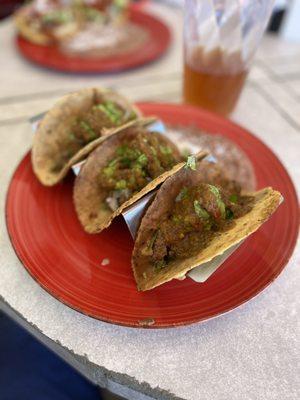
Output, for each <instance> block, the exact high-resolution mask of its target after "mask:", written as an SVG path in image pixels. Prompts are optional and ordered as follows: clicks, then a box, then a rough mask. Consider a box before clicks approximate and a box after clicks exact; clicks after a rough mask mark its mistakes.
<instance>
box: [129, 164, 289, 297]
mask: <svg viewBox="0 0 300 400" xmlns="http://www.w3.org/2000/svg"><path fill="white" fill-rule="evenodd" d="M201 168H202V166H201V163H200V164H199V165H198V166H197V171H195V172H194V171H192V170H190V169H189V170H187V169H181V170H180V171H179V172H177V173H176V174H173V175H172V176H171V177H169V178H168V179H167V180H166V181H165V182H164V183H163V184H162V186H161V187H160V189H159V190H158V192H157V195H156V197H155V198H154V200H153V202H152V203H151V205H150V207H149V208H148V210H147V211H146V213H145V215H144V217H143V219H142V221H141V224H140V227H139V230H138V234H137V238H136V241H135V245H134V250H133V255H132V268H133V272H134V277H135V280H136V283H137V287H138V289H139V290H142V291H144V290H149V289H152V288H154V287H156V286H159V285H161V284H163V283H165V282H168V281H170V280H172V279H174V278H177V279H178V278H182V277H184V276H185V274H186V273H187V272H188V271H190V270H191V269H193V268H195V267H197V266H198V265H201V264H203V263H206V262H208V261H210V260H212V259H213V258H214V257H216V256H218V255H220V254H223V253H224V252H225V251H226V250H227V249H228V248H230V247H231V246H233V245H234V244H237V243H239V242H240V241H241V240H243V239H245V238H246V237H247V236H249V235H250V234H251V233H253V232H255V231H256V230H257V229H258V228H259V227H260V226H261V225H262V224H263V223H264V222H265V221H267V219H268V218H269V217H270V216H271V215H272V213H273V212H274V211H275V210H276V208H277V207H278V206H279V204H280V202H281V200H282V197H281V194H280V193H279V192H277V191H275V190H273V189H272V188H269V187H268V188H264V189H262V190H259V191H257V192H253V193H247V195H251V196H254V201H253V206H252V208H251V210H250V211H249V212H248V213H246V214H245V215H243V216H242V217H240V218H237V219H235V220H233V221H234V222H233V225H232V227H231V228H230V229H229V230H227V231H224V232H216V233H215V234H213V236H212V239H211V240H210V242H209V244H208V245H207V246H206V247H205V248H204V249H201V250H200V251H199V253H198V254H196V255H193V256H190V257H188V258H185V259H177V260H174V261H172V262H170V263H169V264H168V266H167V267H165V268H162V269H160V270H155V269H154V267H153V265H152V264H151V263H150V261H147V260H149V258H145V257H144V256H143V255H142V251H141V250H142V249H143V248H144V246H145V245H146V244H147V243H149V240H150V239H151V237H152V235H153V231H155V230H156V229H157V227H158V225H159V222H160V221H161V219H162V217H163V216H164V215H165V214H166V213H168V212H169V211H170V210H171V209H172V205H173V201H174V198H175V197H176V195H177V194H178V192H179V190H180V189H181V188H182V187H183V186H193V185H197V184H199V183H200V182H204V181H205V180H204V175H203V173H202V172H201Z"/></svg>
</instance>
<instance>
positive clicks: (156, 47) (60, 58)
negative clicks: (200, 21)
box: [16, 8, 171, 73]
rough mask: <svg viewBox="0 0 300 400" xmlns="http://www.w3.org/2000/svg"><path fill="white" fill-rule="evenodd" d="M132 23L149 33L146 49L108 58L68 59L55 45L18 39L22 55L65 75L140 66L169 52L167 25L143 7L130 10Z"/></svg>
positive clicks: (143, 47)
mask: <svg viewBox="0 0 300 400" xmlns="http://www.w3.org/2000/svg"><path fill="white" fill-rule="evenodd" d="M130 19H131V21H132V22H134V23H136V24H138V25H141V26H143V28H144V29H146V30H148V32H149V39H148V40H147V42H146V43H145V44H143V46H142V47H141V48H139V49H135V50H134V51H131V52H128V53H126V54H121V55H119V56H113V57H105V58H103V57H102V58H81V57H68V56H66V55H65V54H63V53H61V52H60V51H59V49H58V48H57V47H55V46H41V45H37V44H34V43H31V42H29V41H28V40H26V39H24V38H22V37H21V36H17V38H16V43H17V46H18V48H19V50H20V52H21V53H22V55H23V56H24V57H25V58H26V59H28V60H29V61H32V62H34V63H36V64H39V65H41V66H43V67H47V68H51V69H56V70H60V71H65V72H78V73H80V72H81V73H84V72H99V73H101V72H102V73H104V72H114V71H123V70H126V69H129V68H135V67H139V66H141V65H144V64H147V63H149V62H151V61H154V60H156V59H158V58H159V57H160V56H162V55H163V54H164V53H165V52H166V50H167V49H168V47H169V45H170V42H171V33H170V31H169V28H168V27H167V26H166V25H165V23H164V22H162V21H160V20H159V19H158V18H156V17H154V16H152V15H149V14H147V13H145V12H143V11H141V10H140V9H139V8H133V9H132V10H131V11H130Z"/></svg>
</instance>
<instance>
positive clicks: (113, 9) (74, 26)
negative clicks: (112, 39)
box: [14, 0, 129, 45]
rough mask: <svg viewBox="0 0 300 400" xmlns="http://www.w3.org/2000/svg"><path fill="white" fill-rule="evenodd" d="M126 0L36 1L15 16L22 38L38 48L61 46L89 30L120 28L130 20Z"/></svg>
mask: <svg viewBox="0 0 300 400" xmlns="http://www.w3.org/2000/svg"><path fill="white" fill-rule="evenodd" d="M128 3H129V2H128V1H127V0H92V1H90V0H89V1H87V0H78V1H69V2H65V1H57V0H34V1H32V2H31V3H29V4H27V5H25V6H23V7H21V8H20V9H19V10H17V11H16V13H15V15H14V20H15V24H16V26H17V29H18V31H19V34H20V35H21V36H23V37H24V38H26V39H27V40H29V41H30V42H32V43H36V44H39V45H53V44H55V45H56V44H61V43H62V42H63V41H64V40H67V39H70V38H71V37H73V36H75V35H76V34H77V33H78V32H80V31H82V30H85V29H86V28H87V27H88V26H90V25H93V26H96V25H97V26H103V25H107V24H114V25H116V24H117V25H119V24H120V23H123V21H125V20H126V19H127V14H128Z"/></svg>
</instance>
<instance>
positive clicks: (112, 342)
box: [0, 5, 300, 400]
mask: <svg viewBox="0 0 300 400" xmlns="http://www.w3.org/2000/svg"><path fill="white" fill-rule="evenodd" d="M148 9H150V11H151V12H153V13H155V14H156V15H159V16H160V18H163V19H165V20H166V22H167V23H168V24H169V26H170V28H171V29H172V33H173V37H174V39H175V41H174V43H173V45H172V46H171V49H170V50H169V52H168V54H166V56H165V57H163V58H162V59H161V60H159V61H158V62H156V63H153V64H151V65H149V66H145V67H143V68H140V69H137V70H134V71H127V72H125V73H122V74H118V75H116V76H114V75H106V76H96V75H91V76H86V75H85V76H82V75H80V76H74V75H73V76H70V75H67V74H62V73H55V72H51V71H48V70H45V69H41V68H38V67H35V66H33V65H31V64H30V63H28V62H26V61H25V60H23V59H22V58H21V56H20V55H19V54H18V52H17V50H16V49H15V47H14V43H13V42H14V30H13V26H12V23H11V21H9V20H7V21H5V22H3V23H1V24H0V36H1V52H0V63H1V66H2V67H1V72H0V81H1V92H0V154H1V157H0V206H1V209H2V212H1V215H0V299H1V301H0V304H1V305H0V307H2V308H3V309H4V310H5V311H6V312H7V313H9V314H10V315H11V316H13V317H14V318H15V319H16V320H17V321H18V322H19V323H21V324H22V325H23V326H25V328H26V329H28V330H29V331H30V332H31V333H32V334H33V335H35V336H36V337H38V338H39V340H41V341H42V342H43V343H45V344H46V345H47V346H49V347H50V348H52V349H53V350H54V351H56V352H57V353H58V354H59V355H60V356H61V357H63V358H64V359H65V360H66V361H68V362H69V363H70V364H72V365H73V366H74V367H75V368H77V369H78V370H79V371H80V372H81V373H83V374H84V375H85V376H87V377H88V378H89V379H90V380H92V381H93V382H95V383H97V384H99V385H101V386H102V387H107V388H108V389H110V390H112V391H113V392H115V393H117V394H121V395H122V396H124V397H125V398H127V399H130V400H134V399H150V398H154V399H186V400H199V399H201V400H228V399H230V400H253V399H264V400H277V399H278V400H279V399H280V400H281V399H284V400H296V399H298V398H299V397H300V381H299V376H300V368H299V364H300V363H299V361H300V360H299V354H300V343H299V337H300V329H299V328H300V327H299V321H300V304H299V303H300V296H299V289H300V270H299V263H300V245H299V243H298V245H297V247H296V249H295V252H294V254H293V256H292V258H291V260H290V261H289V263H288V266H287V268H286V269H285V270H284V271H283V273H282V274H281V275H280V277H279V278H278V279H277V280H276V281H275V282H274V283H273V284H272V285H271V286H270V287H268V288H267V289H266V290H265V291H264V292H263V293H262V294H260V295H259V296H258V297H256V298H254V299H253V300H251V301H250V302H248V303H247V304H245V305H243V306H242V307H239V308H238V309H236V310H234V311H232V312H231V313H229V314H226V315H223V316H221V317H219V318H217V319H213V320H210V321H207V322H204V323H201V324H195V325H192V326H187V327H182V328H176V329H167V330H164V329H162V330H139V329H131V328H125V327H120V326H114V325H110V324H107V323H103V322H100V321H96V320H94V319H92V318H89V317H87V316H84V315H82V314H80V313H78V312H76V311H74V310H71V309H69V308H68V307H66V306H65V305H63V304H61V303H60V302H59V301H57V300H56V299H54V298H53V297H51V296H50V295H49V294H48V293H46V292H45V291H44V290H43V289H42V288H41V287H39V286H38V284H37V283H36V282H35V281H34V280H33V279H32V278H31V277H30V276H29V275H28V274H27V272H26V271H25V269H24V268H23V267H22V265H21V263H20V261H19V260H18V258H17V256H16V255H15V253H14V250H13V248H12V246H11V244H10V241H9V238H8V234H7V231H6V225H5V215H4V206H5V195H6V191H7V186H8V183H9V181H10V178H11V175H12V173H13V171H14V169H15V168H16V166H17V164H18V163H19V161H20V159H21V157H22V156H23V155H24V153H25V152H26V151H27V150H28V149H29V148H30V145H31V139H32V133H31V129H30V126H29V124H28V122H27V120H28V117H30V116H31V115H33V114H36V113H39V112H41V111H44V110H45V109H47V108H48V107H49V106H51V105H52V104H53V102H54V101H55V100H56V99H57V98H58V97H60V96H61V95H62V94H63V93H66V92H68V91H71V90H76V89H77V88H80V87H84V86H93V85H102V84H103V85H106V86H111V87H115V88H116V89H118V90H120V91H121V92H123V93H124V94H125V95H128V96H129V97H130V98H131V99H133V100H151V101H173V102H174V101H177V102H178V101H180V92H181V61H180V60H181V26H182V18H181V12H180V10H176V9H167V8H165V7H164V6H162V5H149V6H148ZM232 118H233V120H234V121H236V122H238V123H240V124H242V125H244V126H245V127H247V128H248V129H249V130H251V131H252V132H253V133H255V134H256V135H257V136H258V137H260V138H261V139H262V140H263V141H264V142H266V143H267V144H268V145H269V146H270V147H271V148H272V149H273V151H274V152H275V153H276V154H277V156H278V157H279V158H280V160H281V161H282V162H283V164H284V165H285V166H286V168H287V169H288V171H289V173H290V174H291V176H292V178H293V180H294V183H295V185H296V187H297V189H298V191H299V190H300V162H299V156H300V46H299V44H289V43H285V42H283V41H281V40H279V39H276V38H272V37H265V38H264V40H263V43H262V45H261V48H260V50H259V52H258V55H257V57H256V60H255V64H254V66H253V68H252V70H251V73H250V77H249V79H248V82H247V84H246V87H245V89H244V91H243V94H242V96H241V99H240V101H239V104H238V107H237V109H236V111H235V112H234V114H233V116H232Z"/></svg>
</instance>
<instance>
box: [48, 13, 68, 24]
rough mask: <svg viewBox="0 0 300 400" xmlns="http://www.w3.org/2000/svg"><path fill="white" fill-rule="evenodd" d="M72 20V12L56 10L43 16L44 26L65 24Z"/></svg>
mask: <svg viewBox="0 0 300 400" xmlns="http://www.w3.org/2000/svg"><path fill="white" fill-rule="evenodd" d="M72 20H73V15H72V12H71V11H70V10H54V11H51V12H48V13H47V14H44V15H43V16H42V22H43V23H44V24H64V23H67V22H71V21H72Z"/></svg>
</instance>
